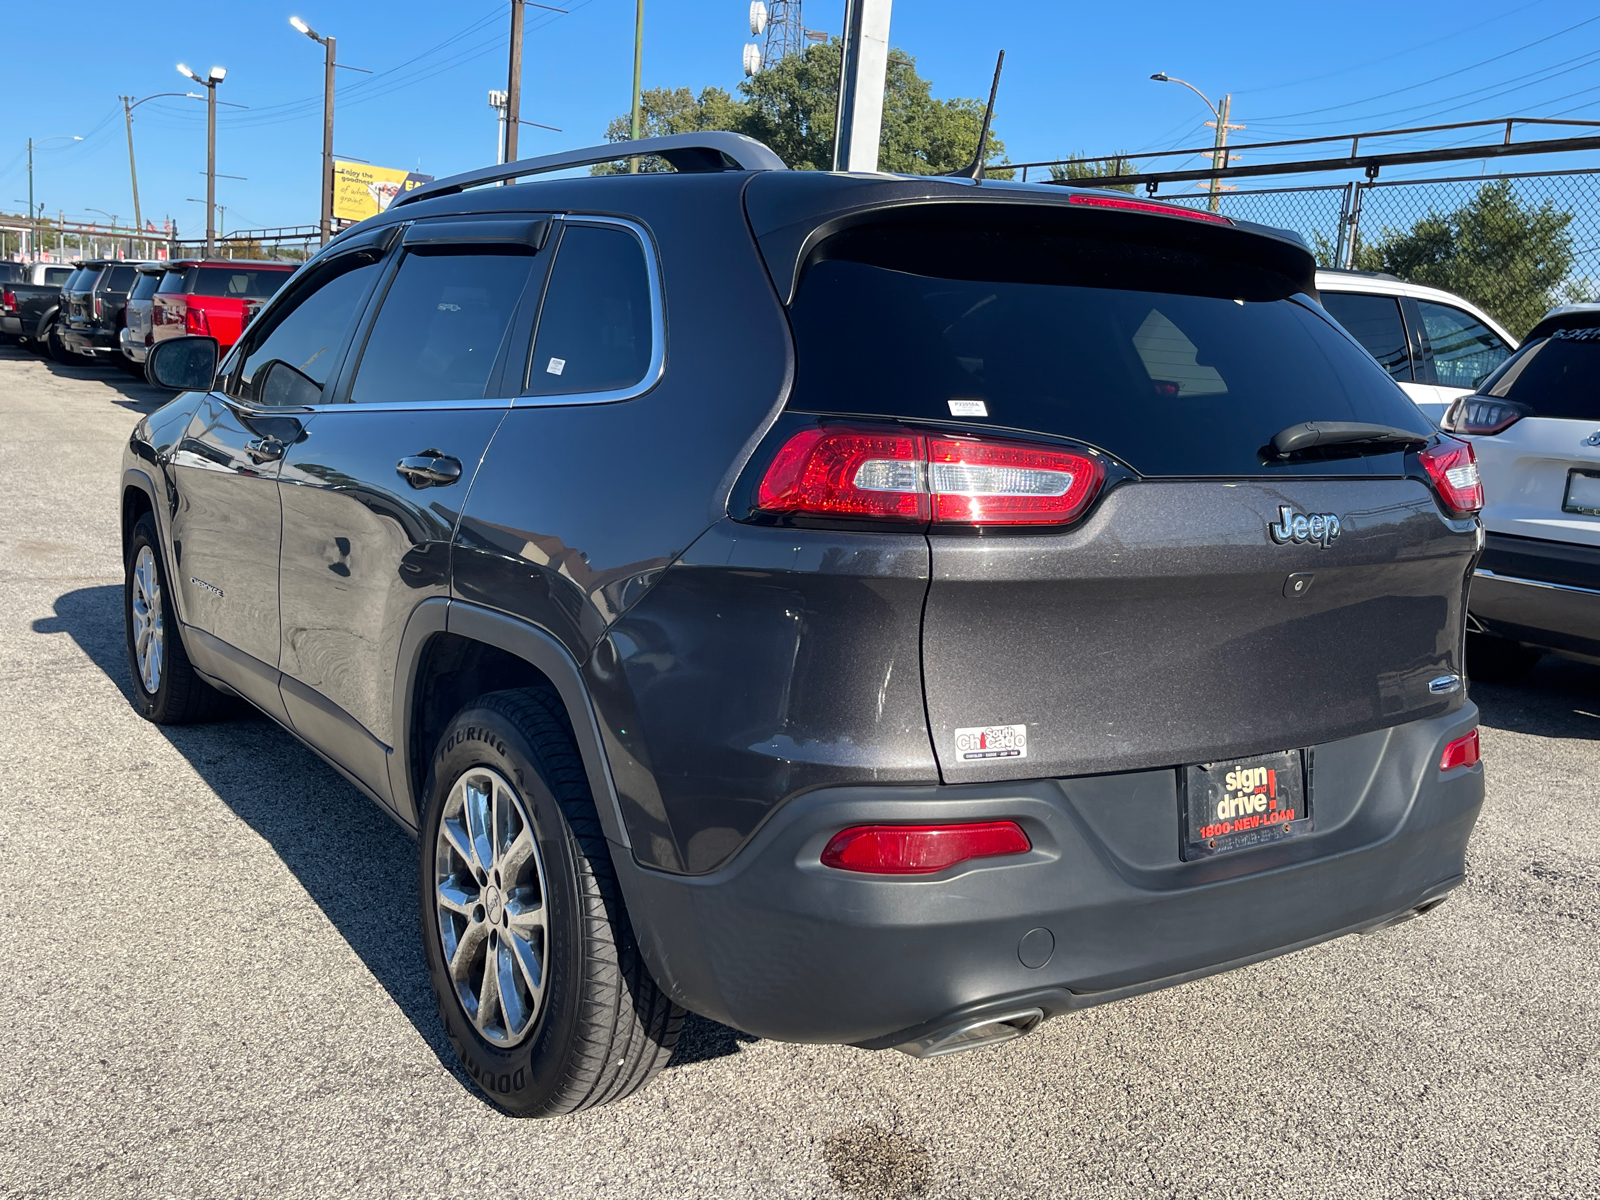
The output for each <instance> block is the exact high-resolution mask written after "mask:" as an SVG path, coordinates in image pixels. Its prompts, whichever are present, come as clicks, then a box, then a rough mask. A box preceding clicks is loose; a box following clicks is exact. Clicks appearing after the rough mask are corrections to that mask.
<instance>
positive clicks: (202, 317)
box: [183, 306, 211, 337]
mask: <svg viewBox="0 0 1600 1200" xmlns="http://www.w3.org/2000/svg"><path fill="white" fill-rule="evenodd" d="M183 331H184V332H185V333H194V334H199V335H200V336H201V337H210V336H211V322H210V321H208V320H206V310H205V309H203V308H194V307H193V306H190V307H189V308H185V309H184V310H183Z"/></svg>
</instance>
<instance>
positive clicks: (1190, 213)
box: [1067, 196, 1233, 225]
mask: <svg viewBox="0 0 1600 1200" xmlns="http://www.w3.org/2000/svg"><path fill="white" fill-rule="evenodd" d="M1067 203H1068V204H1075V205H1078V206H1079V207H1081V208H1122V209H1126V210H1128V211H1129V212H1142V213H1156V214H1158V215H1159V216H1163V217H1188V218H1189V220H1191V221H1209V222H1211V224H1213V225H1232V224H1233V220H1232V219H1231V218H1229V217H1224V216H1222V215H1221V214H1219V213H1209V212H1196V211H1195V210H1194V209H1192V208H1183V207H1182V206H1180V205H1177V204H1154V203H1151V202H1150V201H1148V200H1119V199H1117V197H1115V196H1069V197H1067Z"/></svg>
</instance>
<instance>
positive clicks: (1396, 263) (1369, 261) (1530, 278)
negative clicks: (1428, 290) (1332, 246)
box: [1319, 179, 1575, 338]
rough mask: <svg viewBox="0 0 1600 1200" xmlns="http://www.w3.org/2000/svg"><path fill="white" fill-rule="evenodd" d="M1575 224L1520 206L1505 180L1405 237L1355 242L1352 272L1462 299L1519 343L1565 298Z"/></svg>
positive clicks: (1395, 233)
mask: <svg viewBox="0 0 1600 1200" xmlns="http://www.w3.org/2000/svg"><path fill="white" fill-rule="evenodd" d="M1572 217H1573V214H1572V213H1570V212H1560V211H1558V210H1557V209H1556V207H1555V205H1554V204H1552V203H1551V202H1550V201H1549V200H1546V201H1545V202H1544V203H1543V204H1540V205H1539V206H1538V207H1537V208H1535V207H1534V206H1533V205H1531V204H1524V203H1523V202H1522V201H1521V200H1519V199H1518V198H1517V195H1516V192H1515V191H1514V190H1513V188H1512V184H1511V181H1510V180H1509V179H1497V180H1494V181H1492V182H1490V183H1485V184H1484V185H1483V186H1482V187H1480V188H1479V189H1478V192H1477V195H1475V196H1474V197H1473V198H1472V199H1471V200H1469V201H1467V203H1465V204H1463V205H1462V206H1461V207H1460V208H1457V209H1454V210H1453V211H1451V212H1447V213H1443V214H1441V213H1438V212H1432V211H1430V212H1429V213H1428V215H1427V216H1425V217H1423V218H1422V219H1421V220H1419V221H1418V222H1417V223H1416V224H1415V225H1413V226H1412V227H1411V228H1410V229H1409V230H1398V229H1390V228H1387V227H1386V228H1384V230H1383V231H1382V232H1381V233H1380V234H1379V235H1378V236H1377V237H1376V238H1374V239H1372V240H1371V241H1367V240H1365V239H1358V241H1357V242H1356V246H1355V253H1354V255H1353V256H1352V260H1351V265H1352V266H1354V267H1356V268H1357V269H1358V270H1363V271H1387V272H1388V273H1389V274H1391V275H1398V276H1399V277H1400V278H1401V279H1406V280H1409V281H1411V282H1413V283H1424V284H1427V285H1429V286H1430V287H1437V288H1443V289H1444V290H1445V291H1448V292H1454V293H1456V295H1458V296H1464V297H1466V298H1467V299H1468V300H1471V301H1472V302H1473V303H1474V304H1476V305H1478V306H1479V307H1480V308H1482V309H1483V310H1484V311H1485V312H1488V313H1490V314H1492V315H1493V316H1494V317H1495V318H1496V319H1497V320H1499V321H1500V323H1501V324H1502V325H1504V326H1505V327H1506V329H1507V330H1509V331H1510V332H1511V334H1512V336H1513V337H1518V338H1520V337H1522V335H1523V334H1525V333H1527V332H1528V330H1529V329H1531V328H1533V326H1534V324H1535V322H1537V321H1538V320H1539V318H1540V317H1542V316H1544V314H1545V313H1546V312H1547V311H1548V310H1549V309H1550V307H1551V306H1552V305H1553V304H1556V303H1559V302H1561V301H1562V300H1565V299H1567V298H1568V297H1567V295H1566V293H1565V291H1564V290H1563V284H1564V283H1565V282H1566V279H1567V276H1568V274H1569V273H1570V272H1571V270H1572V265H1573V261H1574V257H1575V255H1574V252H1573V247H1572V234H1571V233H1570V232H1569V231H1568V227H1569V226H1570V225H1571V224H1572ZM1323 248H1324V249H1326V246H1325V245H1324V247H1323ZM1319 257H1321V256H1320V255H1319Z"/></svg>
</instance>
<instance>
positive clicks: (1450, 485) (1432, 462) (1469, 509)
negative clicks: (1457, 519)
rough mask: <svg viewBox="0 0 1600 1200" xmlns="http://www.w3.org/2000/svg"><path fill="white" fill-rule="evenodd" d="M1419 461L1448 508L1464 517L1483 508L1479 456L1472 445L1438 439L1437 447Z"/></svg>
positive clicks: (1424, 454)
mask: <svg viewBox="0 0 1600 1200" xmlns="http://www.w3.org/2000/svg"><path fill="white" fill-rule="evenodd" d="M1418 457H1419V458H1421V459H1422V465H1423V466H1424V467H1426V468H1427V469H1428V477H1429V478H1430V479H1432V480H1433V486H1434V487H1436V488H1438V489H1439V496H1440V498H1441V499H1442V500H1443V501H1444V502H1445V506H1446V507H1447V508H1450V509H1453V510H1454V511H1456V512H1458V513H1462V514H1467V513H1475V512H1477V511H1478V510H1479V509H1481V508H1482V507H1483V480H1481V479H1480V478H1478V456H1477V454H1476V453H1475V452H1474V451H1473V449H1472V443H1471V442H1460V441H1457V440H1456V439H1455V438H1450V437H1447V438H1440V439H1439V443H1438V445H1435V446H1429V447H1428V448H1427V449H1426V450H1424V451H1423V452H1422V453H1421V454H1420V455H1418Z"/></svg>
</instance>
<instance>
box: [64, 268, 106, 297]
mask: <svg viewBox="0 0 1600 1200" xmlns="http://www.w3.org/2000/svg"><path fill="white" fill-rule="evenodd" d="M99 278H100V268H99V267H84V268H83V270H82V271H81V272H80V273H79V274H77V275H74V276H73V277H72V282H71V283H70V284H68V285H67V287H68V290H70V291H74V292H92V291H94V285H95V281H96V280H97V279H99Z"/></svg>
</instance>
